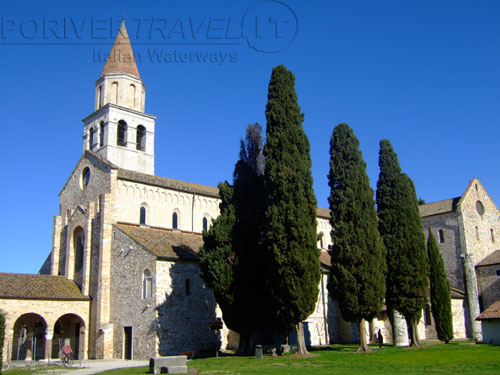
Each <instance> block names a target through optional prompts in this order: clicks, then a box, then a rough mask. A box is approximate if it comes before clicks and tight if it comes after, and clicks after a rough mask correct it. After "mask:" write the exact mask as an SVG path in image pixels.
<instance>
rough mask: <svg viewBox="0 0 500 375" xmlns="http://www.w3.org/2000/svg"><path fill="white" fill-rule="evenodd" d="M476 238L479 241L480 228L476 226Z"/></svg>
mask: <svg viewBox="0 0 500 375" xmlns="http://www.w3.org/2000/svg"><path fill="white" fill-rule="evenodd" d="M476 240H478V241H479V228H478V227H476Z"/></svg>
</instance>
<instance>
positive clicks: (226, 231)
mask: <svg viewBox="0 0 500 375" xmlns="http://www.w3.org/2000/svg"><path fill="white" fill-rule="evenodd" d="M262 151H263V145H262V127H261V126H260V125H259V124H251V125H249V126H248V127H247V129H246V137H245V139H244V140H243V139H242V140H241V146H240V158H239V160H238V161H237V163H236V165H235V169H234V176H233V177H234V181H233V185H232V186H230V185H229V184H228V183H227V182H226V183H223V184H219V193H220V196H221V204H220V212H221V213H220V216H219V217H218V218H217V219H216V220H215V221H214V222H213V225H212V227H211V228H210V230H209V231H208V232H204V233H203V240H204V244H203V246H202V248H201V249H200V268H201V271H202V277H203V280H204V281H205V283H206V284H207V285H208V286H209V287H210V288H212V289H213V290H214V294H215V298H216V301H217V303H218V304H219V305H220V307H221V310H222V313H223V316H224V321H225V323H226V325H227V326H228V327H229V328H231V329H232V330H234V331H236V332H238V333H239V334H240V345H239V350H238V352H239V354H245V355H248V354H250V353H251V350H252V348H254V347H255V344H256V341H258V340H259V334H258V333H262V332H265V331H266V329H267V328H268V327H269V325H270V324H271V319H270V317H271V316H272V310H270V308H269V305H270V304H269V300H270V298H269V293H268V288H267V287H266V281H267V278H266V272H265V259H264V256H263V252H262V217H263V202H264V194H263V193H264V191H263V186H264V180H263V179H264V177H263V173H264V157H263V152H262ZM256 270H258V271H256ZM249 317H251V318H249Z"/></svg>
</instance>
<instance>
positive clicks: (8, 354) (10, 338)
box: [2, 329, 14, 364]
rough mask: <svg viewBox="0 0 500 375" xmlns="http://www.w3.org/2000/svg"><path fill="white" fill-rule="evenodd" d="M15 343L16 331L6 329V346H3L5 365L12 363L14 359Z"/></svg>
mask: <svg viewBox="0 0 500 375" xmlns="http://www.w3.org/2000/svg"><path fill="white" fill-rule="evenodd" d="M13 342H14V330H13V329H6V330H5V337H4V341H3V343H4V345H3V355H2V363H3V364H5V363H7V362H10V360H11V358H12V345H13Z"/></svg>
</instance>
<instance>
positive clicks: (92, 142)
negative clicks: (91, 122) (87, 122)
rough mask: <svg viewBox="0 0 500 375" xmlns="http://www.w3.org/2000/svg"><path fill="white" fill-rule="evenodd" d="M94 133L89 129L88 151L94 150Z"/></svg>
mask: <svg viewBox="0 0 500 375" xmlns="http://www.w3.org/2000/svg"><path fill="white" fill-rule="evenodd" d="M94 133H95V129H94V128H90V129H89V150H92V149H93V148H94Z"/></svg>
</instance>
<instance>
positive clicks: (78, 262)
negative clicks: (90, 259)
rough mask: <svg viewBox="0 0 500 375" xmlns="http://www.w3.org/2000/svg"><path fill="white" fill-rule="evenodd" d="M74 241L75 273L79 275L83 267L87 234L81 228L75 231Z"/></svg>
mask: <svg viewBox="0 0 500 375" xmlns="http://www.w3.org/2000/svg"><path fill="white" fill-rule="evenodd" d="M73 241H74V242H73V248H74V251H75V267H74V272H75V273H78V272H80V271H81V269H82V267H83V249H84V248H85V232H84V231H83V229H82V228H81V227H78V228H76V229H75V232H74V233H73Z"/></svg>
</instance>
